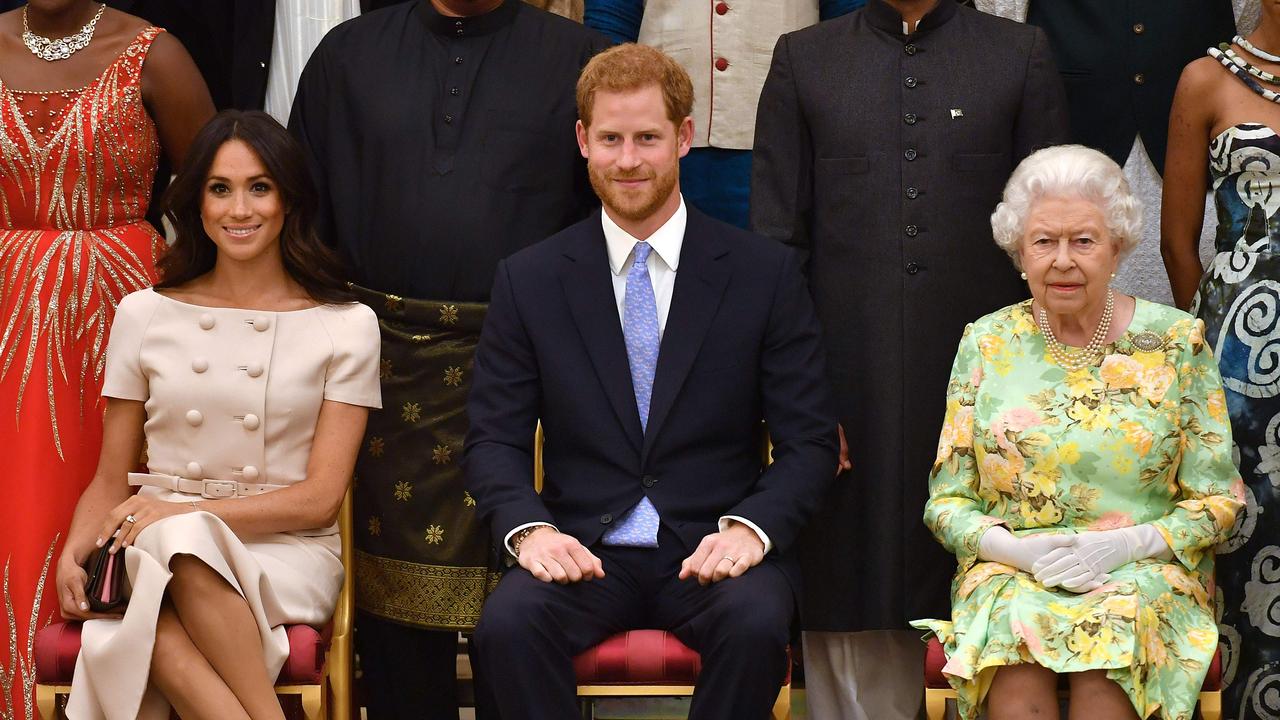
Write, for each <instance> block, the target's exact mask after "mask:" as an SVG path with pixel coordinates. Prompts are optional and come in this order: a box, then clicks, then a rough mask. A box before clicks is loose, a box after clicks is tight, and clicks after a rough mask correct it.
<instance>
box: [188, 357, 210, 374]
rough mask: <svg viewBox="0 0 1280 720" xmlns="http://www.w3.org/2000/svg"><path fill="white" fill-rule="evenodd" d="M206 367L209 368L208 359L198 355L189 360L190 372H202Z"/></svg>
mask: <svg viewBox="0 0 1280 720" xmlns="http://www.w3.org/2000/svg"><path fill="white" fill-rule="evenodd" d="M208 369H209V361H208V360H205V359H204V358H202V357H198V358H196V359H195V360H192V361H191V370H192V372H197V373H202V372H204V371H205V370H208Z"/></svg>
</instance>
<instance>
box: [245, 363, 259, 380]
mask: <svg viewBox="0 0 1280 720" xmlns="http://www.w3.org/2000/svg"><path fill="white" fill-rule="evenodd" d="M244 371H245V372H246V373H248V374H249V377H258V376H259V375H261V374H262V363H260V362H251V363H249V364H248V365H246V366H245V368H244Z"/></svg>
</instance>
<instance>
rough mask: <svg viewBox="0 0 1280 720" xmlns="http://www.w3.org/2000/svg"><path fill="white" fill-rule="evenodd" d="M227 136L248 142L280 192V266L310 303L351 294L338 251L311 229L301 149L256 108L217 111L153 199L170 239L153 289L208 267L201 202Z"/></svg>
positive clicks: (212, 250) (210, 258)
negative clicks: (172, 234) (157, 201)
mask: <svg viewBox="0 0 1280 720" xmlns="http://www.w3.org/2000/svg"><path fill="white" fill-rule="evenodd" d="M232 140H239V141H240V142H243V143H244V144H245V145H248V146H249V149H250V150H252V151H253V153H254V154H255V155H257V156H258V160H260V161H261V162H262V164H263V166H264V167H265V168H266V169H267V174H268V175H269V176H270V177H271V179H272V180H274V181H275V184H276V188H277V189H278V191H279V193H280V199H281V201H282V202H283V204H284V207H285V208H286V209H285V218H284V226H283V227H282V228H281V230H280V256H281V259H282V260H283V262H284V269H285V272H287V273H289V277H291V278H293V279H294V280H295V281H296V282H297V283H298V284H299V285H301V286H302V288H303V289H304V290H306V291H307V294H308V295H310V296H311V298H312V299H313V300H316V301H317V302H346V301H349V300H352V299H353V296H352V294H351V291H350V290H349V289H348V288H347V283H346V274H347V273H346V268H345V266H344V264H343V263H342V260H341V259H340V256H339V255H338V253H336V252H335V251H334V250H333V249H332V248H330V247H329V246H327V245H325V244H324V243H323V242H321V241H320V237H319V235H317V234H316V227H315V224H316V212H317V206H318V200H317V194H316V184H315V181H314V180H313V179H312V177H311V173H310V171H309V170H308V168H307V162H306V158H305V156H304V154H303V150H302V147H301V146H300V145H298V142H297V141H296V140H294V139H293V136H292V135H290V134H289V132H288V131H287V130H285V129H284V127H282V126H281V125H280V123H278V122H276V120H275V118H273V117H271V116H270V115H268V114H266V113H264V112H260V111H257V110H253V111H242V110H223V111H222V112H220V113H218V114H217V115H215V116H214V117H213V119H212V120H210V121H209V123H208V124H207V125H205V126H204V127H203V128H201V130H200V132H199V133H197V134H196V137H195V140H193V141H192V143H191V148H190V149H189V150H187V158H186V163H185V164H184V165H183V166H182V170H181V171H179V172H178V175H177V177H176V178H175V179H174V181H173V184H172V185H170V186H169V189H168V191H166V192H165V194H164V198H163V199H162V200H161V202H160V207H161V209H162V210H163V211H164V214H165V217H167V218H169V222H170V223H172V224H173V229H174V231H175V235H176V237H175V239H174V243H173V245H172V246H171V247H170V248H169V249H168V251H167V252H165V253H164V255H162V256H161V257H160V261H159V262H158V263H157V269H158V270H159V272H160V281H159V282H157V283H156V287H160V288H171V287H177V286H179V285H182V284H184V283H187V282H190V281H191V280H194V279H195V278H197V277H200V276H201V275H203V274H205V273H207V272H209V271H210V270H212V269H213V265H214V262H215V260H216V259H217V256H218V248H217V246H216V245H214V244H213V240H210V239H209V236H208V234H206V233H205V231H204V223H203V222H202V221H201V218H200V207H201V205H202V203H203V199H204V193H205V182H206V181H207V180H208V177H209V169H210V167H211V166H212V165H213V158H214V156H215V155H217V154H218V150H220V149H221V148H222V146H223V145H225V144H227V143H228V142H230V141H232Z"/></svg>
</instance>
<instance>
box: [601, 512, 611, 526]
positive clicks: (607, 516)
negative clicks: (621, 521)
mask: <svg viewBox="0 0 1280 720" xmlns="http://www.w3.org/2000/svg"><path fill="white" fill-rule="evenodd" d="M611 522H613V516H612V515H610V514H609V513H605V514H603V515H601V516H600V524H601V525H608V524H609V523H611Z"/></svg>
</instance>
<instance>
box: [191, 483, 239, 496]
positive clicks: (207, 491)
mask: <svg viewBox="0 0 1280 720" xmlns="http://www.w3.org/2000/svg"><path fill="white" fill-rule="evenodd" d="M235 496H236V484H235V483H234V482H232V481H230V480H205V481H204V488H203V489H202V490H201V491H200V497H207V498H210V499H216V498H228V497H235Z"/></svg>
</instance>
